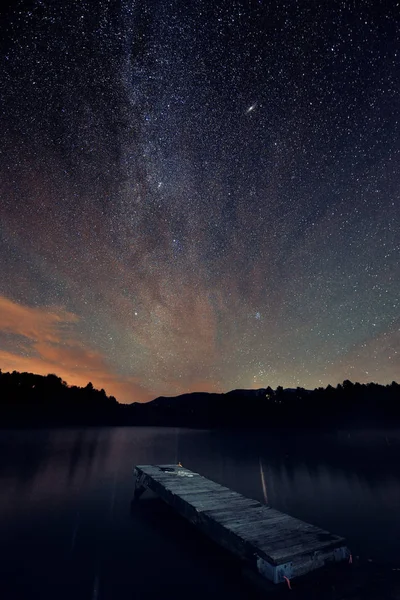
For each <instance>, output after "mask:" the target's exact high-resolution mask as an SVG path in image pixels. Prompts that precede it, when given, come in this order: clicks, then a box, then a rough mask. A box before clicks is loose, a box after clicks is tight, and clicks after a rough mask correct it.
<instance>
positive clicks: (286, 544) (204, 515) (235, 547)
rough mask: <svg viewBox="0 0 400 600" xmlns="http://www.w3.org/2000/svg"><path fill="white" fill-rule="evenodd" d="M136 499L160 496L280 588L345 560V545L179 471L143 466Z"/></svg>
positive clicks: (139, 470) (174, 467)
mask: <svg viewBox="0 0 400 600" xmlns="http://www.w3.org/2000/svg"><path fill="white" fill-rule="evenodd" d="M135 474H136V485H135V497H139V496H140V495H141V493H142V492H143V491H144V490H145V489H146V488H148V489H150V490H152V491H153V492H155V493H156V494H157V495H158V496H159V497H160V498H161V499H162V500H164V501H165V502H166V503H167V504H169V505H170V506H171V507H172V508H174V509H175V510H176V511H177V512H178V513H180V514H181V515H182V516H184V517H185V518H186V519H188V520H189V521H191V522H192V523H193V524H194V525H195V526H196V527H197V528H198V529H199V530H201V531H202V532H204V533H205V534H206V535H208V536H209V537H211V538H212V539H213V540H215V541H216V542H218V543H219V544H220V545H221V546H223V547H225V548H226V549H228V550H229V551H231V552H232V553H233V554H235V555H237V556H239V557H240V558H241V559H243V560H244V561H246V563H247V566H250V568H251V569H253V570H254V571H256V572H258V573H259V574H260V575H262V576H263V577H265V578H266V579H269V580H271V581H273V582H274V583H280V582H282V581H284V580H285V578H288V579H291V578H293V577H297V576H299V575H303V574H305V573H308V572H310V571H313V570H315V569H318V568H320V567H323V566H325V564H326V563H330V562H332V563H334V562H338V561H341V560H346V559H347V558H349V556H350V552H349V550H348V549H347V547H346V544H345V540H344V539H343V538H342V537H340V536H337V535H334V534H332V533H329V532H328V531H324V530H323V529H320V528H318V527H315V526H314V525H310V524H309V523H305V522H303V521H300V520H299V519H295V518H294V517H291V516H290V515H286V514H284V513H281V512H279V511H277V510H275V509H273V508H271V507H269V506H267V505H263V504H261V503H260V502H258V501H257V500H251V499H250V498H246V497H245V496H242V495H241V494H239V493H238V492H234V491H233V490H230V489H229V488H227V487H224V486H222V485H219V484H218V483H215V482H214V481H211V480H209V479H206V478H205V477H203V476H201V475H199V473H194V472H193V471H189V470H188V469H185V468H183V467H181V466H179V465H139V466H137V467H136V469H135Z"/></svg>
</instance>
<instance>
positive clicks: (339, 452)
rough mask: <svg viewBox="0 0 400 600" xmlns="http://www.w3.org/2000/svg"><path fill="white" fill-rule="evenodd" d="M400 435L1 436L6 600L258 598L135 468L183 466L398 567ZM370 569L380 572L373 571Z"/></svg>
mask: <svg viewBox="0 0 400 600" xmlns="http://www.w3.org/2000/svg"><path fill="white" fill-rule="evenodd" d="M399 440H400V436H398V435H397V434H396V433H393V432H392V433H391V434H386V433H382V432H362V433H357V434H355V433H351V434H349V433H347V432H342V433H340V434H335V435H329V436H320V437H315V436H311V435H310V436H304V435H302V436H294V435H280V436H278V435H275V436H272V435H271V434H265V433H264V434H261V433H257V434H254V433H247V434H246V433H243V432H242V433H240V434H239V433H226V432H224V433H221V432H208V431H190V430H178V429H161V428H113V429H86V430H84V429H82V430H80V429H76V430H41V431H3V432H0V571H1V576H0V598H1V599H4V600H11V599H14V598H15V599H18V600H19V599H24V598H27V599H28V598H29V599H32V600H33V599H36V598H38V599H39V598H40V599H41V600H47V599H48V598H52V599H55V600H59V599H64V598H68V599H71V598H72V599H73V600H78V599H81V598H82V599H83V598H85V599H88V600H105V599H113V600H120V599H128V598H129V599H131V598H143V599H145V598H174V599H177V598H191V599H197V598H199V599H200V598H201V599H202V600H204V597H205V596H208V597H211V598H221V597H222V598H225V597H229V598H230V599H236V598H251V597H252V594H253V592H252V591H251V588H249V587H247V584H246V583H245V582H244V581H243V580H242V578H241V577H240V576H239V572H238V569H237V564H236V563H235V561H234V560H232V559H231V558H230V556H229V555H228V554H227V553H225V552H223V551H222V550H220V549H219V548H218V547H216V546H215V545H214V544H213V543H212V542H209V541H208V540H207V539H205V538H203V537H202V536H201V534H198V533H197V532H196V531H194V530H193V528H192V526H191V525H190V524H188V523H186V522H184V521H183V520H182V519H180V518H179V517H176V516H175V515H174V514H173V513H172V512H171V511H170V510H169V509H168V508H167V507H165V506H164V505H163V504H162V503H161V502H160V501H159V500H158V499H154V498H151V497H150V498H149V497H148V498H147V499H146V496H144V497H143V498H142V499H141V500H140V502H139V503H138V505H137V506H134V507H133V509H132V507H131V498H132V491H133V481H134V480H133V467H134V465H135V464H146V463H176V462H178V461H181V462H182V464H183V465H184V466H186V467H188V468H190V469H193V470H195V471H198V472H200V473H202V474H203V475H205V476H206V477H209V478H211V479H214V480H215V481H218V482H219V483H222V484H224V485H227V486H228V487H231V488H232V489H234V490H237V491H238V492H241V493H243V494H245V495H246V496H249V497H252V498H256V499H258V500H260V501H267V502H268V503H269V504H270V505H272V506H273V507H275V508H277V509H279V510H282V511H284V512H287V513H290V514H291V515H294V516H296V517H299V518H301V519H304V520H306V521H310V522H311V523H314V524H316V525H319V526H321V527H323V528H326V529H329V530H331V531H333V532H334V533H338V534H342V535H344V536H345V537H346V538H347V539H348V543H349V546H350V547H351V550H352V552H353V555H354V557H356V556H359V557H360V561H364V562H365V564H371V565H373V564H374V563H383V564H385V563H387V564H388V565H389V566H390V568H389V567H388V568H389V570H390V571H392V572H394V570H395V569H396V566H398V567H400V443H399ZM368 561H370V562H368Z"/></svg>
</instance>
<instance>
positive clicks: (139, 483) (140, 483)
mask: <svg viewBox="0 0 400 600" xmlns="http://www.w3.org/2000/svg"><path fill="white" fill-rule="evenodd" d="M135 475H136V481H135V489H134V492H133V499H134V500H139V498H140V496H141V495H142V494H143V492H145V491H146V486H145V485H144V479H145V476H144V475H143V473H142V474H141V475H138V474H137V472H136V469H135Z"/></svg>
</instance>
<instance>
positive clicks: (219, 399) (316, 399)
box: [0, 370, 400, 429]
mask: <svg viewBox="0 0 400 600" xmlns="http://www.w3.org/2000/svg"><path fill="white" fill-rule="evenodd" d="M52 425H57V426H58V425H60V426H62V425H66V426H68V425H160V426H164V425H165V426H187V427H249V428H250V427H251V428H253V427H257V428H264V427H291V428H302V429H309V428H311V429H313V428H322V429H326V428H328V429H329V428H335V427H341V426H371V425H380V426H399V425H400V385H399V384H397V383H396V382H394V381H393V382H392V383H391V384H389V385H379V384H376V383H368V384H360V383H352V382H351V381H348V380H346V381H344V382H343V384H339V385H337V386H336V387H335V388H334V387H332V386H330V385H329V386H328V387H326V388H317V389H315V390H305V389H303V388H296V389H283V388H282V387H278V388H277V389H276V390H273V389H272V388H271V387H267V388H261V389H258V390H232V391H230V392H227V393H221V394H217V393H206V392H193V393H190V394H182V395H179V396H173V397H167V396H160V397H158V398H156V399H155V400H152V401H151V402H147V403H145V404H141V403H138V402H134V403H132V404H129V405H127V404H120V403H118V402H117V400H116V399H115V398H114V397H113V396H107V394H106V393H105V391H104V390H103V389H102V390H96V389H95V388H94V387H93V385H92V383H91V382H89V383H88V384H87V386H85V387H78V386H68V385H67V383H66V382H65V381H63V380H62V379H61V378H60V377H57V375H54V374H50V375H46V376H43V375H35V374H32V373H18V372H17V371H13V372H12V373H3V372H1V370H0V427H1V426H2V427H5V426H6V427H10V426H11V427H13V426H15V427H18V426H52Z"/></svg>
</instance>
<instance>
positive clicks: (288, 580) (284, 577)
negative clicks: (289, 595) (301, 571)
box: [283, 575, 292, 590]
mask: <svg viewBox="0 0 400 600" xmlns="http://www.w3.org/2000/svg"><path fill="white" fill-rule="evenodd" d="M283 579H284V580H285V581H286V583H287V584H288V588H289V590H291V589H292V586H291V585H290V579H289V577H286V575H284V576H283Z"/></svg>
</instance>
